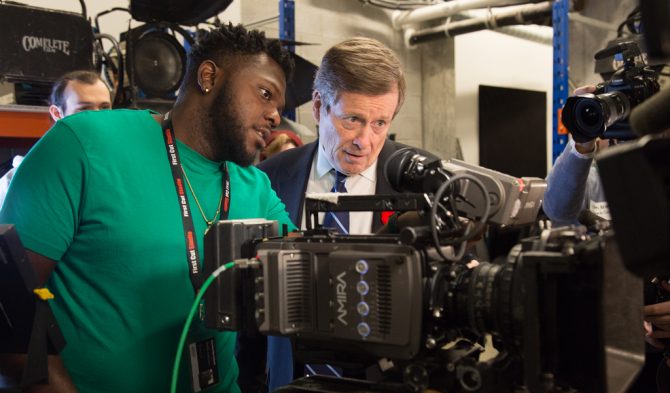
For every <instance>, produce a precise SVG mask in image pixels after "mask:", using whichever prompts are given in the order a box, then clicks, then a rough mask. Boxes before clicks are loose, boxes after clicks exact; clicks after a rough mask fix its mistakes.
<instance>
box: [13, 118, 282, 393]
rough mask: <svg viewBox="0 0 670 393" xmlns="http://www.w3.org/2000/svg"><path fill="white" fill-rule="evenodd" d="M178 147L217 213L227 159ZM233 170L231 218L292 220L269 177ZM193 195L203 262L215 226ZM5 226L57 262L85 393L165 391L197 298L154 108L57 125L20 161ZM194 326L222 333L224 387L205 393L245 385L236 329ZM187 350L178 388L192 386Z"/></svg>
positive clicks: (202, 333) (74, 373)
mask: <svg viewBox="0 0 670 393" xmlns="http://www.w3.org/2000/svg"><path fill="white" fill-rule="evenodd" d="M178 149H179V154H180V156H181V160H182V165H183V167H184V170H185V171H186V173H187V175H188V178H189V180H190V182H191V185H192V187H193V190H194V191H195V193H196V196H197V198H198V201H199V202H200V204H201V206H202V209H203V210H204V212H205V214H206V215H208V216H211V215H213V214H214V212H216V209H217V206H218V203H219V198H220V197H221V184H222V174H221V171H220V169H219V168H220V163H217V162H212V161H210V160H207V159H206V158H204V157H203V156H201V155H200V154H198V153H197V152H195V151H194V150H192V149H190V148H189V147H188V146H186V145H184V144H183V143H181V142H178ZM228 170H229V173H230V180H231V204H230V215H229V218H230V219H240V218H266V219H270V220H278V221H279V222H280V225H281V224H284V223H285V224H288V225H289V227H291V228H294V226H293V224H291V222H290V220H289V218H288V215H287V213H286V212H285V208H284V205H283V204H282V203H281V201H280V200H279V199H278V198H277V196H276V194H275V192H274V191H273V190H272V189H271V188H270V182H269V180H268V178H267V176H265V174H263V173H262V172H261V171H259V170H257V169H256V168H254V167H246V168H243V167H239V166H237V165H235V164H233V163H229V164H228ZM186 192H187V195H188V198H189V206H190V207H191V213H192V217H193V221H194V225H195V231H196V233H197V234H201V235H200V237H199V238H198V239H197V242H198V246H199V248H200V256H201V259H202V258H203V257H204V254H203V238H202V234H204V231H205V229H206V224H205V222H204V220H203V219H202V216H201V215H200V212H199V210H198V208H197V206H196V204H195V201H194V199H193V195H191V193H190V191H189V190H188V189H187V191H186ZM208 218H211V217H208ZM0 222H2V223H11V224H15V225H16V228H17V230H18V232H19V235H20V237H21V240H22V241H23V244H24V245H25V247H26V248H27V249H30V250H32V251H34V252H36V253H38V254H41V255H44V256H46V257H49V258H51V259H53V260H55V261H57V265H56V268H55V269H54V272H53V273H52V275H51V278H50V281H49V283H48V287H49V288H50V289H51V291H52V292H53V293H54V294H55V296H56V298H55V299H54V300H53V301H51V302H50V304H51V306H52V308H53V310H54V313H55V315H56V318H57V320H58V323H59V325H60V327H61V329H62V330H63V333H64V335H65V338H66V340H67V345H66V347H65V349H64V350H63V352H62V357H63V359H64V361H65V365H66V367H67V369H68V371H69V373H70V375H71V377H72V379H73V380H74V383H75V384H76V385H77V387H78V388H79V390H80V391H82V392H115V393H118V392H166V391H168V390H169V384H170V377H171V372H172V364H173V361H174V356H175V353H176V350H177V343H178V340H179V334H180V332H181V329H182V327H183V325H184V321H185V317H186V315H187V313H188V311H189V309H190V307H191V304H192V303H193V300H194V298H195V294H194V290H193V287H192V284H191V281H190V277H189V273H188V272H189V270H188V265H187V261H186V246H185V241H184V230H183V226H182V221H181V214H180V206H179V203H178V200H177V193H176V190H175V186H174V181H173V178H172V175H171V173H170V166H169V163H168V158H167V153H166V150H165V145H164V142H163V137H162V132H161V127H160V125H159V124H158V123H157V122H156V121H155V120H154V119H153V117H152V116H151V113H150V112H148V111H132V110H114V111H101V112H82V113H79V114H76V115H73V116H70V117H67V118H65V119H63V120H60V121H58V122H57V123H56V124H55V125H54V126H53V128H52V129H51V130H49V132H47V133H46V134H45V136H44V137H43V138H42V139H41V140H40V141H39V142H38V143H37V144H36V145H35V146H34V147H33V149H32V150H31V151H30V152H29V154H28V155H27V156H26V158H25V160H24V162H23V163H22V165H21V166H20V167H19V168H18V170H17V172H16V175H15V177H14V179H13V180H12V184H11V186H10V190H9V192H8V194H7V199H6V201H5V203H4V205H3V209H2V211H0ZM196 320H197V318H196ZM194 324H195V327H194V328H193V329H192V333H191V339H194V340H197V339H199V338H204V337H206V336H207V335H210V336H211V335H212V334H214V335H215V336H216V343H217V347H218V355H219V356H218V362H219V363H218V364H219V377H220V383H219V384H218V385H217V388H216V389H215V388H211V389H207V391H232V392H237V391H239V388H238V387H237V384H236V380H237V375H238V369H237V364H236V362H235V361H234V358H233V350H234V347H235V334H233V333H226V332H223V333H219V332H215V331H212V330H208V329H205V328H204V326H202V324H201V323H199V322H194ZM187 353H188V350H185V351H184V354H185V355H184V357H183V358H182V360H181V365H182V367H181V370H180V375H179V382H180V383H179V391H180V392H190V391H191V387H190V385H191V383H190V376H189V367H188V363H189V361H188V359H187V356H186V354H187Z"/></svg>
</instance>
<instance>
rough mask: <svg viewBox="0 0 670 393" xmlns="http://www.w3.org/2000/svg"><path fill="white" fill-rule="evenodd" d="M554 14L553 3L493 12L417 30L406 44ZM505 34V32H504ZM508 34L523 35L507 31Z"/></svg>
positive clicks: (521, 22) (413, 44)
mask: <svg viewBox="0 0 670 393" xmlns="http://www.w3.org/2000/svg"><path fill="white" fill-rule="evenodd" d="M551 13H552V2H550V1H548V2H543V3H538V4H528V5H525V6H522V7H515V8H514V9H513V10H511V11H501V12H496V13H494V12H492V11H490V12H489V13H488V14H487V15H486V16H480V17H475V18H471V19H465V20H459V21H456V22H449V21H447V23H445V24H443V25H440V26H435V27H430V28H426V29H421V30H416V31H414V32H413V34H405V40H406V41H405V43H406V44H407V45H408V47H413V46H415V45H416V44H420V43H423V42H429V41H433V40H436V39H442V38H445V37H454V36H456V35H460V34H466V33H472V32H475V31H480V30H485V29H491V30H496V29H499V28H501V27H504V26H510V25H519V24H524V23H531V22H534V21H537V20H539V19H543V18H546V17H548V16H550V15H551ZM503 32H505V31H503ZM506 32H507V33H510V32H511V33H519V34H520V33H521V31H514V30H509V29H507V31H506Z"/></svg>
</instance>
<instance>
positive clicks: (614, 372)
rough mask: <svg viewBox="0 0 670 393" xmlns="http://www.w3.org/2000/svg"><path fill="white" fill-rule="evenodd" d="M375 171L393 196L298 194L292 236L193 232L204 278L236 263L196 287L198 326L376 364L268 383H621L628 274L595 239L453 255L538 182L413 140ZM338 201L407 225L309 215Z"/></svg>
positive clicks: (562, 233) (568, 234)
mask: <svg viewBox="0 0 670 393" xmlns="http://www.w3.org/2000/svg"><path fill="white" fill-rule="evenodd" d="M385 170H386V176H387V178H388V179H389V181H390V183H391V184H392V185H393V186H394V188H395V189H396V190H398V191H401V192H404V193H401V194H396V195H375V196H342V195H316V196H314V197H313V198H308V199H307V201H306V212H307V213H308V220H307V226H308V229H307V230H306V231H304V232H303V233H302V236H298V237H291V238H277V237H276V235H277V234H278V224H277V222H275V221H266V220H241V221H236V220H233V221H221V222H219V223H217V224H216V225H214V226H212V227H211V228H210V229H209V230H208V232H207V233H206V235H205V270H206V272H212V271H213V270H215V269H217V268H218V267H219V266H221V265H223V264H225V263H228V262H229V261H231V260H237V259H243V260H244V261H245V263H244V264H243V265H244V268H234V269H231V270H229V271H225V272H223V273H222V275H221V277H220V279H219V280H218V281H217V282H216V283H215V284H214V286H213V287H212V288H210V290H209V292H207V294H206V301H205V322H206V324H207V325H208V326H209V327H211V328H214V329H219V330H233V331H239V332H244V333H245V334H252V333H253V332H260V333H262V334H265V335H276V336H288V337H291V338H292V342H293V350H294V357H295V358H296V359H297V360H299V361H300V362H303V363H312V364H313V363H317V364H319V363H320V364H330V365H335V366H339V367H342V368H343V369H345V370H347V369H355V370H364V369H366V368H368V367H369V366H376V367H377V368H376V370H377V371H378V374H377V375H376V376H375V379H374V380H356V379H349V378H342V379H339V378H332V377H325V376H312V377H307V378H302V379H298V380H296V381H294V382H293V383H292V384H290V385H287V386H284V387H282V388H280V389H279V391H284V392H306V391H310V392H315V391H321V392H345V391H347V392H348V391H358V392H373V391H374V392H421V391H425V390H427V389H432V390H437V391H441V392H606V391H608V389H616V388H617V387H621V386H626V384H627V383H629V382H630V381H631V380H632V378H634V376H635V374H636V373H637V372H638V370H639V369H640V367H641V365H642V363H643V362H644V354H643V351H644V340H643V336H642V333H641V332H640V329H639V326H640V324H641V318H642V316H641V307H640V306H641V305H642V299H641V297H642V289H641V281H640V280H639V279H636V278H634V277H633V276H632V275H631V274H630V273H628V272H627V271H626V270H625V269H624V268H623V264H622V263H621V261H620V259H619V257H618V251H617V248H616V243H614V242H613V241H611V238H610V236H609V235H608V234H606V233H603V234H599V235H595V236H592V235H589V234H588V233H586V229H585V228H584V227H563V228H556V229H544V230H542V231H541V233H540V234H539V235H536V236H529V237H527V238H524V239H522V240H520V241H519V243H518V244H516V245H515V246H514V247H512V249H511V250H510V251H509V253H508V254H507V255H506V256H504V257H501V258H498V259H496V260H494V261H491V262H486V261H478V263H472V261H471V258H464V250H465V249H466V248H467V246H466V245H467V243H468V241H472V240H474V239H475V238H476V237H477V236H478V235H479V234H480V233H481V231H482V230H483V229H484V227H485V225H487V224H488V225H494V226H499V227H519V226H528V225H531V224H533V223H535V221H536V219H537V215H538V211H539V209H540V205H541V202H542V198H543V195H544V189H545V187H546V183H545V182H544V181H543V180H542V179H538V178H515V177H512V176H509V175H506V174H502V173H499V172H496V171H493V170H490V169H486V168H481V167H477V166H473V165H469V164H465V163H463V162H461V161H458V160H449V161H443V160H434V161H430V160H428V159H426V158H425V157H423V156H421V155H420V154H418V153H417V152H416V151H414V150H411V149H406V150H401V151H399V152H397V153H396V154H395V155H394V156H392V157H391V158H390V160H389V163H388V165H387V166H386V168H385ZM336 210H339V211H343V210H348V211H364V210H371V211H395V212H405V213H404V214H411V215H414V216H416V217H418V218H419V219H418V220H417V221H418V222H419V223H420V224H419V225H412V226H406V227H403V228H402V229H400V230H399V231H398V232H397V233H387V234H375V235H341V234H337V233H334V232H331V231H329V230H327V229H324V228H320V227H319V226H318V225H314V224H315V222H316V218H317V216H318V212H323V211H336ZM487 337H490V340H487ZM487 341H490V342H491V343H492V344H493V347H494V348H495V350H494V351H489V353H493V355H491V354H489V355H487V357H485V356H484V355H483V354H484V353H486V352H485V351H484V345H485V343H486V342H487ZM610 391H614V390H610Z"/></svg>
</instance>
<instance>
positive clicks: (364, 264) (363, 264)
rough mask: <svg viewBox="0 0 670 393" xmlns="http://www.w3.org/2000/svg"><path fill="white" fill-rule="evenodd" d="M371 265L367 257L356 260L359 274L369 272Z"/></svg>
mask: <svg viewBox="0 0 670 393" xmlns="http://www.w3.org/2000/svg"><path fill="white" fill-rule="evenodd" d="M368 269H369V266H368V261H366V260H365V259H360V260H358V261H357V262H356V271H357V272H358V273H359V274H365V273H367V272H368Z"/></svg>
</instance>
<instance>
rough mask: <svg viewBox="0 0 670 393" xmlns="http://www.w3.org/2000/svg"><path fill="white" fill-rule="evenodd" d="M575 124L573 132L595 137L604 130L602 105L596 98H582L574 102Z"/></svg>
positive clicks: (590, 137) (591, 137)
mask: <svg viewBox="0 0 670 393" xmlns="http://www.w3.org/2000/svg"><path fill="white" fill-rule="evenodd" d="M574 113H575V125H576V126H577V129H576V130H571V131H572V132H573V133H579V134H582V135H584V136H585V137H588V138H589V139H595V138H596V137H598V136H599V135H600V134H602V132H603V131H605V122H604V118H605V116H604V113H603V107H602V105H601V104H600V101H599V100H598V98H597V97H596V98H582V99H580V100H578V101H577V103H576V104H575V111H574Z"/></svg>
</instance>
